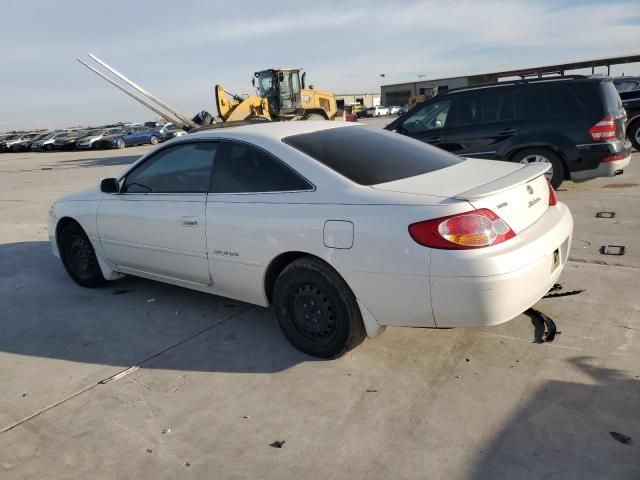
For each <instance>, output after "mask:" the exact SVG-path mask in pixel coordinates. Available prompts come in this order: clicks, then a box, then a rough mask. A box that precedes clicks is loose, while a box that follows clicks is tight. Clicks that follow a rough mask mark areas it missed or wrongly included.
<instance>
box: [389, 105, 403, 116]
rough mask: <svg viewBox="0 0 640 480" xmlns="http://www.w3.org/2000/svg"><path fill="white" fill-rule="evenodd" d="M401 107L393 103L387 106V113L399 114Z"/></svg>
mask: <svg viewBox="0 0 640 480" xmlns="http://www.w3.org/2000/svg"><path fill="white" fill-rule="evenodd" d="M401 108H402V107H400V106H398V105H394V106H392V107H389V115H399V114H400V110H401Z"/></svg>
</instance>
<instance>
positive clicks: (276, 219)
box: [207, 194, 451, 327]
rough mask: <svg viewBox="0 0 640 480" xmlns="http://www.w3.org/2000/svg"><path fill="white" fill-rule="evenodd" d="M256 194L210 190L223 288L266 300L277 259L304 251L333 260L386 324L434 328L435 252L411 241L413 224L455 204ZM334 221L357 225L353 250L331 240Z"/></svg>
mask: <svg viewBox="0 0 640 480" xmlns="http://www.w3.org/2000/svg"><path fill="white" fill-rule="evenodd" d="M281 195H282V194H280V196H281ZM238 197H242V198H238ZM256 197H257V196H256V195H237V196H233V195H210V196H209V200H208V202H207V245H208V250H209V252H210V257H209V258H210V260H209V261H210V265H211V271H212V276H213V280H214V289H215V293H217V294H220V295H224V296H230V297H234V298H239V299H243V300H245V301H249V302H251V303H256V304H260V305H266V304H267V303H268V301H267V298H266V296H265V291H264V279H265V273H266V271H267V269H268V267H269V265H270V264H271V262H272V261H273V260H274V259H275V258H276V257H278V256H279V255H280V254H282V253H286V252H303V253H307V254H310V255H314V256H316V257H319V258H321V259H323V260H324V261H326V262H327V263H329V264H330V265H332V266H333V268H335V269H336V270H337V272H338V273H339V274H340V275H341V276H342V277H343V278H344V279H345V281H346V282H347V284H348V285H349V286H350V287H351V289H352V290H353V292H354V294H355V296H356V297H357V299H358V300H359V301H360V302H361V303H362V304H363V305H364V306H365V307H366V308H367V310H368V311H369V312H370V313H371V314H372V316H373V317H374V318H375V319H376V321H377V322H378V323H379V324H381V325H408V326H426V327H430V326H434V322H433V314H432V312H431V303H430V295H429V276H428V272H429V255H430V251H429V249H427V248H424V247H422V246H420V245H418V244H417V243H415V242H414V241H413V240H412V239H411V237H410V236H409V234H408V226H409V224H411V223H414V222H417V221H420V220H425V219H429V218H433V217H437V216H444V215H447V214H449V213H451V210H450V208H451V206H447V207H445V206H402V205H336V204H309V203H296V202H291V203H286V204H283V203H270V202H269V197H271V199H272V200H273V199H274V197H276V196H274V195H268V194H266V195H263V196H262V198H260V199H259V201H256V200H258V199H256ZM445 209H446V211H445ZM327 220H346V221H349V222H351V223H353V225H354V239H353V246H352V247H351V248H349V249H337V248H329V247H327V246H325V244H324V242H323V229H324V224H325V222H326V221H327Z"/></svg>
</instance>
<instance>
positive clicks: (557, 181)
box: [511, 148, 565, 190]
mask: <svg viewBox="0 0 640 480" xmlns="http://www.w3.org/2000/svg"><path fill="white" fill-rule="evenodd" d="M535 157H542V158H544V159H545V160H546V161H547V162H548V163H550V164H551V167H552V168H553V174H552V176H551V179H549V181H550V182H551V186H552V187H553V188H554V190H557V189H558V188H560V185H562V182H563V181H564V178H565V167H564V163H563V162H562V160H560V157H558V155H556V154H555V153H554V152H552V151H551V150H549V149H547V148H525V149H524V150H520V151H519V152H518V153H516V154H515V155H514V156H513V157H512V158H511V161H512V162H517V163H535V162H537V161H539V160H534V158H535ZM525 159H527V160H525Z"/></svg>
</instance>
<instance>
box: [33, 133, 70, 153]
mask: <svg viewBox="0 0 640 480" xmlns="http://www.w3.org/2000/svg"><path fill="white" fill-rule="evenodd" d="M68 134H69V132H67V131H62V132H51V133H49V134H47V135H45V136H44V137H41V138H39V139H37V140H34V141H33V142H31V151H33V152H39V151H42V150H47V151H51V150H53V143H54V142H55V141H56V139H58V138H63V137H64V136H66V135H68Z"/></svg>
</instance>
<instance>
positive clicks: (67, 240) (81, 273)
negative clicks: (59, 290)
mask: <svg viewBox="0 0 640 480" xmlns="http://www.w3.org/2000/svg"><path fill="white" fill-rule="evenodd" d="M58 245H59V248H60V258H61V259H62V264H63V265H64V268H65V270H66V271H67V273H68V274H69V276H70V277H71V278H72V279H73V280H74V281H75V282H76V283H77V284H79V285H82V286H83V287H87V288H96V287H101V286H102V285H104V284H105V283H107V281H106V280H105V278H104V276H103V275H102V270H100V265H99V264H98V258H97V257H96V252H95V251H94V249H93V245H91V241H90V240H89V237H87V235H86V233H84V230H83V229H82V227H80V225H78V224H77V223H70V224H69V225H67V226H66V227H64V228H63V229H62V232H60V235H59V238H58Z"/></svg>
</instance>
